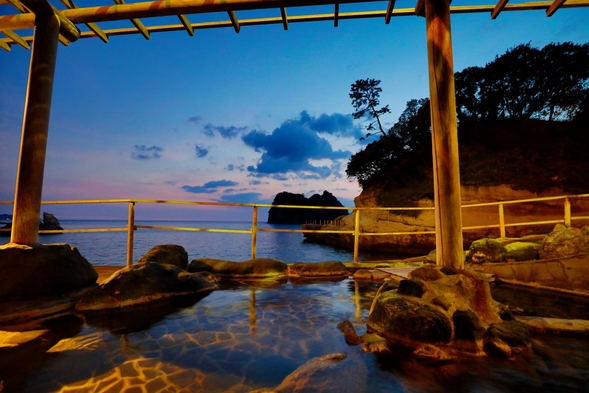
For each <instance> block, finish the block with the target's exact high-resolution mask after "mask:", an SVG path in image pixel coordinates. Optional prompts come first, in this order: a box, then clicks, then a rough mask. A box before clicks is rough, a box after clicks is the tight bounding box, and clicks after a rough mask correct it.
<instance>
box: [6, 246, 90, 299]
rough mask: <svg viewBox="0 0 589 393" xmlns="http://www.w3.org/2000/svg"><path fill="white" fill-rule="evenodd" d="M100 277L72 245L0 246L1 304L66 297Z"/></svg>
mask: <svg viewBox="0 0 589 393" xmlns="http://www.w3.org/2000/svg"><path fill="white" fill-rule="evenodd" d="M97 278H98V274H97V273H96V271H95V270H94V268H93V267H92V265H91V264H90V263H89V262H88V261H87V260H86V258H84V257H83V256H82V255H81V254H80V252H79V251H78V249H77V248H76V247H74V246H71V245H69V244H65V243H59V244H48V245H40V244H39V245H34V246H27V245H16V244H13V243H9V244H7V245H4V246H0V301H12V300H29V299H37V298H40V297H47V296H62V295H65V294H67V293H70V292H72V291H75V290H79V289H82V288H85V287H88V286H91V285H95V284H96V279H97Z"/></svg>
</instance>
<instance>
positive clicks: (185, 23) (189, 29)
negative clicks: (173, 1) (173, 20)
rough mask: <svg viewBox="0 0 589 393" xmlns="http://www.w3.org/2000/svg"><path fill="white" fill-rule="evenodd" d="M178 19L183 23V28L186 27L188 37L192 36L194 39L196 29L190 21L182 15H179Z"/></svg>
mask: <svg viewBox="0 0 589 393" xmlns="http://www.w3.org/2000/svg"><path fill="white" fill-rule="evenodd" d="M178 19H180V22H181V23H182V26H184V28H185V29H186V31H187V32H188V35H190V36H191V37H192V36H193V35H194V29H193V28H192V25H191V24H190V21H189V20H188V18H187V17H186V15H184V14H180V15H178Z"/></svg>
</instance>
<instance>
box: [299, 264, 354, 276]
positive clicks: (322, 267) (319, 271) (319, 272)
mask: <svg viewBox="0 0 589 393" xmlns="http://www.w3.org/2000/svg"><path fill="white" fill-rule="evenodd" d="M349 274H350V272H349V271H348V269H346V267H345V265H344V264H343V263H341V262H339V261H325V262H309V263H307V262H296V263H295V264H293V265H290V266H289V267H288V275H289V277H347V276H348V275H349Z"/></svg>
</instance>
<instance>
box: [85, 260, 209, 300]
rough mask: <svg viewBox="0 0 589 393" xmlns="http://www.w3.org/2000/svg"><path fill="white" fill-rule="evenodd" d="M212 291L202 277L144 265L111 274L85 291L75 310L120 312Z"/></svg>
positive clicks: (182, 271) (169, 268)
mask: <svg viewBox="0 0 589 393" xmlns="http://www.w3.org/2000/svg"><path fill="white" fill-rule="evenodd" d="M216 288H217V286H216V285H215V284H213V283H212V282H210V281H207V280H206V279H205V278H203V277H202V276H200V275H197V274H192V273H188V272H186V271H184V270H182V269H180V268H179V267H177V266H174V265H170V264H159V263H153V262H147V263H144V264H141V265H134V266H129V267H125V268H123V269H121V270H119V271H117V272H116V273H114V274H113V275H112V276H110V277H109V278H108V279H106V280H105V281H103V282H102V284H100V285H99V286H98V287H96V288H94V289H92V290H90V291H88V292H87V293H86V294H85V295H84V296H83V297H82V299H81V300H80V301H79V302H78V304H76V310H78V311H86V310H102V309H110V308H120V307H126V306H132V305H136V304H144V303H149V302H153V301H156V300H159V299H166V298H170V297H174V296H183V295H192V294H197V293H203V292H208V291H212V290H215V289H216Z"/></svg>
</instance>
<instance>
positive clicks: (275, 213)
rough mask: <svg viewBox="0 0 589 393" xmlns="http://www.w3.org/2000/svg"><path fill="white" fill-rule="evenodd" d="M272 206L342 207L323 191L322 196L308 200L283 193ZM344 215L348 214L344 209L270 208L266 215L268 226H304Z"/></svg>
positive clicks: (277, 196)
mask: <svg viewBox="0 0 589 393" xmlns="http://www.w3.org/2000/svg"><path fill="white" fill-rule="evenodd" d="M272 204H273V205H297V206H334V207H343V205H342V204H341V202H340V201H338V200H337V198H336V197H335V196H333V194H331V193H330V192H328V191H323V194H322V195H319V194H314V195H312V196H311V197H310V198H308V199H307V198H306V197H305V196H304V195H303V194H292V193H290V192H286V191H283V192H281V193H278V194H277V195H276V197H275V198H274V202H272ZM346 214H348V211H347V210H344V209H342V210H339V209H292V208H282V207H272V208H270V211H269V213H268V224H305V223H307V222H311V221H332V220H335V219H336V218H338V217H340V216H342V215H346Z"/></svg>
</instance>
